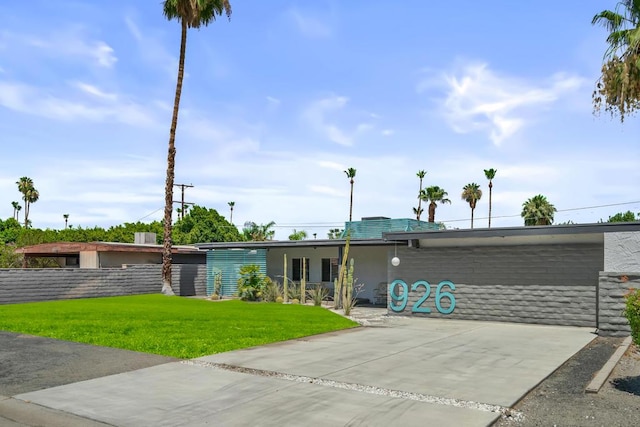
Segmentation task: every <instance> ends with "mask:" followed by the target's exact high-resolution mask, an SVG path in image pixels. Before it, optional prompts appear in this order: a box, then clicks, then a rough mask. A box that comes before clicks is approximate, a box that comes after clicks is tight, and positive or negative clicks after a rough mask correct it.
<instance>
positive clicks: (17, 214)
mask: <svg viewBox="0 0 640 427" xmlns="http://www.w3.org/2000/svg"><path fill="white" fill-rule="evenodd" d="M21 210H22V206H20V205H18V206H17V207H16V221H18V217H19V216H20V211H21Z"/></svg>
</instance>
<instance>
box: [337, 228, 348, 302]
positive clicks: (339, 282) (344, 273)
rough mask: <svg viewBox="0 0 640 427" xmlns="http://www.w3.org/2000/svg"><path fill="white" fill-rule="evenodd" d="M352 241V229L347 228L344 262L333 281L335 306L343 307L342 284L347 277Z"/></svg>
mask: <svg viewBox="0 0 640 427" xmlns="http://www.w3.org/2000/svg"><path fill="white" fill-rule="evenodd" d="M350 243H351V230H347V239H346V242H345V244H344V253H343V254H342V262H341V264H340V271H339V272H338V278H337V279H335V280H334V282H333V308H334V309H336V310H337V309H339V308H341V307H342V304H341V297H342V286H343V285H344V281H345V280H346V277H347V271H346V270H347V258H348V256H349V244H350Z"/></svg>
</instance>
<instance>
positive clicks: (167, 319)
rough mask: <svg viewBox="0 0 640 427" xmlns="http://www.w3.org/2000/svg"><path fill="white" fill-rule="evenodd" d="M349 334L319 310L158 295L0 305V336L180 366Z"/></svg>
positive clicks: (346, 323)
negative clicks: (120, 351)
mask: <svg viewBox="0 0 640 427" xmlns="http://www.w3.org/2000/svg"><path fill="white" fill-rule="evenodd" d="M354 326H357V324H356V323H354V322H352V321H350V320H348V319H346V318H344V317H342V316H339V315H337V314H334V313H332V312H330V311H328V310H326V309H324V308H321V307H313V306H302V305H293V304H287V305H285V304H267V303H247V302H242V301H220V302H212V301H206V300H199V299H191V298H181V297H166V296H163V295H136V296H127V297H112V298H92V299H76V300H66V301H51V302H38V303H28V304H12V305H0V330H4V331H11V332H20V333H25V334H31V335H39V336H43V337H51V338H58V339H61V340H67V341H76V342H82V343H88V344H95V345H101V346H107V347H115V348H124V349H128V350H135V351H142V352H145V353H154V354H161V355H165V356H173V357H179V358H193V357H199V356H203V355H206V354H213V353H220V352H223V351H229V350H235V349H239V348H245V347H251V346H255V345H260V344H266V343H271V342H276V341H284V340H288V339H292V338H299V337H304V336H308V335H314V334H320V333H323V332H329V331H335V330H339V329H346V328H351V327H354Z"/></svg>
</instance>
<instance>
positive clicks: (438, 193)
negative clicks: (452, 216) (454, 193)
mask: <svg viewBox="0 0 640 427" xmlns="http://www.w3.org/2000/svg"><path fill="white" fill-rule="evenodd" d="M448 195H449V193H447V192H446V191H444V188H440V187H438V186H437V185H433V186H431V187H427V188H423V189H422V190H420V199H422V200H423V201H425V202H427V201H428V202H429V222H435V219H436V208H437V207H438V202H439V203H441V204H445V203H449V204H450V203H451V200H449V199H447V196H448Z"/></svg>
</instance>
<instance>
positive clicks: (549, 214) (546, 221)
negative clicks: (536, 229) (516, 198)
mask: <svg viewBox="0 0 640 427" xmlns="http://www.w3.org/2000/svg"><path fill="white" fill-rule="evenodd" d="M557 211H558V210H557V209H556V208H555V206H553V205H552V204H551V203H549V201H548V200H547V198H546V197H545V196H543V195H542V194H538V195H537V196H533V197H532V198H530V199H529V200H527V201H526V202H524V203H523V204H522V213H521V214H520V216H521V217H522V218H524V225H551V224H552V223H553V215H554V213H556V212H557Z"/></svg>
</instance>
